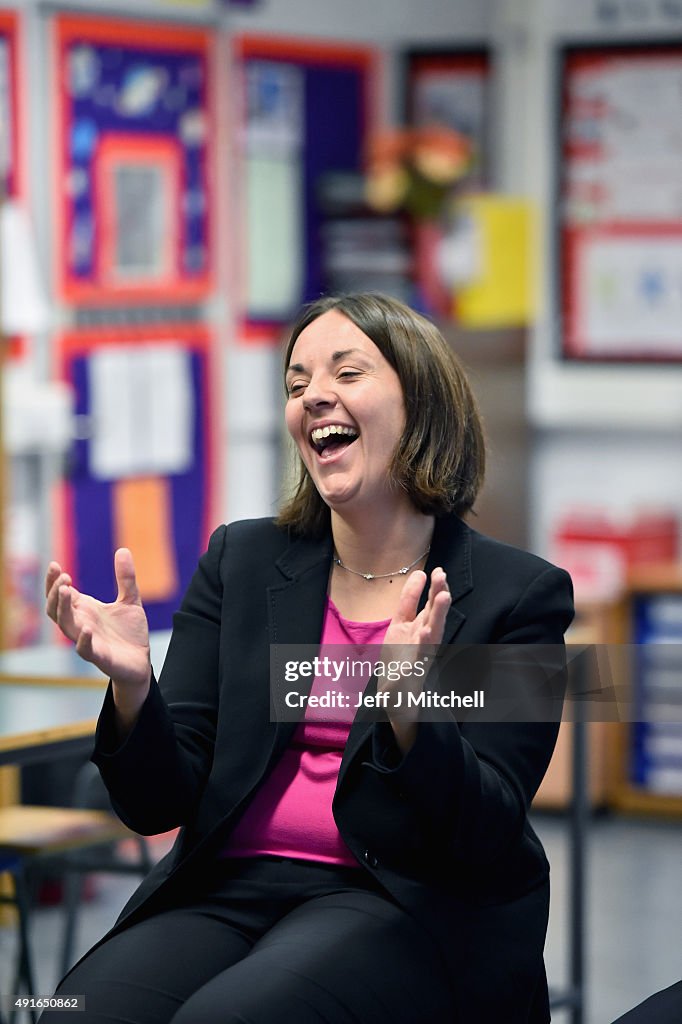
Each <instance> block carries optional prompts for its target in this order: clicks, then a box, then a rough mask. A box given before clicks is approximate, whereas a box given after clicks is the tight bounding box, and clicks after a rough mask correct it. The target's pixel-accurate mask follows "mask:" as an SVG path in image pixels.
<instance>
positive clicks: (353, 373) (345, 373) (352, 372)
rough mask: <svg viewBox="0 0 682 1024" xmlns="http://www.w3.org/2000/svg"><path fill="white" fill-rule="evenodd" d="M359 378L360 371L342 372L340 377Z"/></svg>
mask: <svg viewBox="0 0 682 1024" xmlns="http://www.w3.org/2000/svg"><path fill="white" fill-rule="evenodd" d="M357 376H359V370H342V371H341V373H340V374H339V377H357Z"/></svg>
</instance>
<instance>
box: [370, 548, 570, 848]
mask: <svg viewBox="0 0 682 1024" xmlns="http://www.w3.org/2000/svg"><path fill="white" fill-rule="evenodd" d="M572 617H573V593H572V585H571V580H570V577H569V576H568V574H567V573H565V572H564V571H563V570H562V569H557V568H555V567H553V566H551V567H548V568H547V569H546V570H545V571H543V572H542V573H540V574H539V575H538V576H536V578H535V579H533V580H532V582H531V583H530V584H529V585H528V586H527V587H526V589H525V590H524V592H523V593H522V594H521V596H520V597H519V599H518V601H517V603H516V605H515V607H514V608H513V609H512V611H511V612H510V613H509V614H508V615H507V617H506V619H505V621H504V622H503V623H502V624H501V627H500V631H499V635H497V636H496V637H495V638H494V643H495V644H510V645H511V644H524V645H525V644H543V645H547V648H546V650H547V651H548V652H549V651H551V652H553V653H552V655H551V656H552V657H553V658H554V659H555V660H556V664H555V666H554V668H555V669H557V670H558V673H559V675H560V677H561V682H562V683H563V665H564V661H565V659H564V657H563V650H564V649H563V643H564V640H563V634H564V632H565V630H566V629H567V627H568V626H569V624H570V622H571V619H572ZM520 660H521V661H522V660H523V659H520ZM554 681H555V680H554ZM536 718H537V716H536ZM557 732H558V722H555V721H551V720H548V721H538V720H535V721H528V722H525V721H507V722H504V721H501V722H495V721H489V722H483V721H479V722H475V721H469V722H463V723H461V724H458V723H457V722H455V721H454V720H453V719H449V720H446V721H428V720H422V721H420V722H419V724H418V729H417V738H416V740H415V742H414V744H413V746H412V748H411V749H410V750H409V751H408V753H407V754H406V755H405V756H401V754H400V752H399V750H398V747H397V745H396V744H395V742H394V739H393V732H392V730H391V727H390V725H389V724H388V723H386V722H384V723H378V724H377V725H376V726H375V729H374V735H373V748H372V754H373V756H372V762H371V764H368V765H367V767H368V768H371V769H372V770H374V771H376V772H379V773H380V774H383V775H384V776H385V779H386V783H387V784H389V785H391V786H393V787H395V788H396V789H397V790H398V792H399V794H400V796H401V798H402V799H404V800H407V801H408V802H409V803H410V804H411V805H412V806H413V808H414V811H415V820H418V821H419V822H420V823H421V826H422V827H423V828H427V829H428V830H429V832H430V833H431V834H432V835H435V836H437V837H438V843H439V845H441V846H442V845H443V844H445V852H446V855H447V856H448V857H450V856H454V857H456V858H459V859H460V860H463V861H466V862H468V863H474V864H478V865H483V864H486V863H491V862H493V861H495V860H496V859H497V858H499V857H500V856H501V855H503V854H504V853H505V852H506V851H507V850H508V849H509V847H510V846H512V845H513V844H515V843H516V842H517V841H518V840H519V838H520V836H521V833H522V831H523V829H524V826H525V822H526V813H527V810H528V808H529V806H530V803H531V800H532V799H533V796H534V794H535V792H536V790H537V788H538V786H539V785H540V782H541V781H542V778H543V776H544V774H545V771H546V769H547V766H548V764H549V761H550V758H551V756H552V752H553V750H554V744H555V742H556V736H557Z"/></svg>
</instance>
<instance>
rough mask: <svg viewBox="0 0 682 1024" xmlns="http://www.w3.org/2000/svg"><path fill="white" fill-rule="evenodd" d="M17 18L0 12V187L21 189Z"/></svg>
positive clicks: (12, 192) (12, 191)
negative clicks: (19, 181)
mask: <svg viewBox="0 0 682 1024" xmlns="http://www.w3.org/2000/svg"><path fill="white" fill-rule="evenodd" d="M17 76H18V70H17V17H16V15H15V14H14V13H13V12H11V11H0V189H1V190H2V197H3V199H4V198H6V197H8V196H16V194H17V192H18V180H17V179H18V173H19V157H18V116H17V92H18V90H17Z"/></svg>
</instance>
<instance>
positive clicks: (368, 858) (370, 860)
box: [362, 850, 379, 868]
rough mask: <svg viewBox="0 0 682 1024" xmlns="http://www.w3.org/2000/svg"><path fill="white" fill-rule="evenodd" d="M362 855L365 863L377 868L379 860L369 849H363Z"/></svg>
mask: <svg viewBox="0 0 682 1024" xmlns="http://www.w3.org/2000/svg"><path fill="white" fill-rule="evenodd" d="M362 856H363V858H364V861H365V864H367V865H369V867H370V868H378V867H379V861H378V860H377V858H376V857H375V856H374V854H373V853H372V852H371V850H365V852H364V853H363V855H362Z"/></svg>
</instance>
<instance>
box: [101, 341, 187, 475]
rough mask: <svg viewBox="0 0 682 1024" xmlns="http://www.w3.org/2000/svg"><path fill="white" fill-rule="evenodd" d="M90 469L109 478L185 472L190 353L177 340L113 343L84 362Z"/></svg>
mask: <svg viewBox="0 0 682 1024" xmlns="http://www.w3.org/2000/svg"><path fill="white" fill-rule="evenodd" d="M88 376H89V386H90V415H91V419H92V433H91V440H90V451H89V468H90V473H91V475H92V476H93V477H95V478H96V479H101V480H102V479H103V480H112V479H118V478H119V477H130V476H139V475H143V474H158V475H165V474H173V473H182V472H185V471H186V470H187V469H188V468H189V467H190V466H191V464H192V458H193V421H194V401H193V392H192V380H191V366H190V355H189V353H188V352H187V351H185V350H184V349H183V348H182V347H180V346H179V345H178V344H176V343H173V342H172V341H169V342H168V343H167V344H166V343H161V344H156V343H155V344H144V343H140V344H134V345H127V344H124V345H117V346H116V347H113V346H112V347H110V348H103V349H101V350H100V351H99V352H96V353H95V354H94V355H93V356H91V358H90V360H89V363H88Z"/></svg>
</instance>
